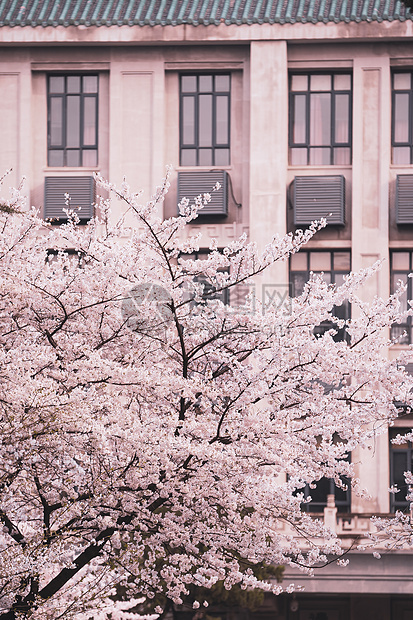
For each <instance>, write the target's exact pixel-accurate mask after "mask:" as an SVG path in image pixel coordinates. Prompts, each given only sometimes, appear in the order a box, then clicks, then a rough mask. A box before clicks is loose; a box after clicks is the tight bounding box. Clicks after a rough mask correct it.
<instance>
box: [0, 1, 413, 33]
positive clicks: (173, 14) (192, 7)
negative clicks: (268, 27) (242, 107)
mask: <svg viewBox="0 0 413 620" xmlns="http://www.w3.org/2000/svg"><path fill="white" fill-rule="evenodd" d="M406 19H409V20H411V19H412V15H411V13H410V10H409V9H407V8H406V7H405V6H404V4H403V2H400V0H25V1H24V2H23V1H22V0H0V26H44V27H45V26H60V25H62V26H70V25H75V26H77V25H80V24H82V25H85V26H121V25H128V26H134V25H137V26H146V25H150V26H156V25H160V26H168V25H171V26H176V25H178V24H192V25H195V26H198V25H200V24H203V25H207V26H208V25H218V24H226V25H231V24H236V25H241V24H262V23H269V24H273V23H280V24H286V23H297V22H303V23H306V22H310V23H311V22H312V23H317V22H324V23H327V22H336V23H338V22H361V21H395V20H398V21H403V20H406Z"/></svg>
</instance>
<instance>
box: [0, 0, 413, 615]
mask: <svg viewBox="0 0 413 620" xmlns="http://www.w3.org/2000/svg"><path fill="white" fill-rule="evenodd" d="M0 93H1V97H0V171H3V170H6V169H9V168H12V172H11V173H10V177H9V183H10V184H11V185H17V184H18V183H19V180H20V179H21V177H22V176H25V177H26V179H27V180H26V182H25V191H26V192H27V194H28V196H29V200H30V203H31V204H33V205H35V206H36V207H38V208H39V209H40V212H41V214H42V216H43V217H45V218H59V217H60V218H62V217H64V212H63V208H64V198H63V195H64V193H65V192H66V191H68V192H69V193H70V195H71V197H72V206H73V207H75V208H77V207H81V210H80V211H79V214H80V218H81V221H85V220H87V219H88V218H89V217H90V216H91V215H92V213H93V209H94V207H93V202H94V199H95V186H94V180H93V176H92V175H93V173H94V172H100V173H101V174H102V175H103V176H104V177H106V178H108V179H109V180H110V181H112V182H114V183H120V182H121V181H122V179H123V177H124V176H126V178H127V180H128V182H129V184H130V185H131V187H132V189H133V190H136V191H138V190H140V189H142V190H143V191H144V197H145V198H148V197H149V196H150V194H151V192H153V191H154V189H155V187H156V185H157V184H159V182H160V180H161V179H162V177H163V176H164V174H165V169H166V166H167V165H168V164H171V165H172V167H173V172H172V175H171V189H170V192H169V194H168V197H167V200H166V203H165V206H164V213H163V214H162V215H164V216H166V217H168V216H171V215H174V214H176V213H177V204H178V202H179V199H180V197H182V196H184V195H186V196H193V195H194V194H196V193H198V192H200V191H209V190H210V189H211V188H212V186H213V185H214V184H215V182H216V181H220V183H221V186H222V188H221V190H220V192H219V193H218V194H217V195H216V196H214V199H213V202H212V203H211V204H210V205H209V207H208V208H207V210H205V211H204V212H203V213H202V214H201V215H199V217H198V219H197V220H196V221H195V222H194V224H193V225H192V226H191V227H190V232H191V233H192V232H194V230H200V231H201V232H202V234H203V240H204V247H205V250H206V249H207V248H208V247H209V243H210V240H211V239H212V238H216V239H217V243H218V246H224V245H226V244H227V243H228V242H230V241H231V240H232V239H234V238H236V237H238V236H239V235H240V234H242V233H247V235H248V237H249V239H250V240H251V241H255V242H256V243H257V244H258V246H260V247H263V246H264V245H265V244H266V243H267V242H269V241H270V240H271V238H272V237H273V235H275V234H277V233H278V234H281V235H282V234H284V233H286V232H290V231H294V230H295V229H296V228H302V227H305V226H307V225H308V224H309V222H311V220H313V219H314V218H317V217H320V216H328V225H327V227H326V228H325V229H324V230H322V231H320V232H319V233H318V234H317V236H316V237H315V238H314V239H313V240H312V241H311V242H310V243H309V244H308V246H307V247H306V248H305V249H304V250H303V251H302V252H301V253H300V254H297V255H295V256H294V257H293V259H292V260H291V261H290V263H289V264H287V263H282V264H280V265H276V266H275V267H273V268H272V270H271V273H270V274H269V275H267V276H266V280H265V281H261V282H258V283H257V287H259V291H261V292H262V291H264V293H263V294H264V296H265V291H266V290H269V289H271V287H272V290H277V291H281V292H282V291H283V290H285V287H287V290H288V291H289V292H291V293H292V294H298V293H299V292H300V290H301V287H302V285H303V282H304V281H306V279H308V274H309V272H310V271H314V272H321V271H322V272H324V274H325V276H324V277H326V278H329V279H330V281H331V282H337V283H339V282H340V281H341V279H342V276H343V274H345V273H347V272H348V271H349V270H350V269H353V270H357V269H360V268H363V267H368V266H370V265H372V264H373V263H374V262H376V261H377V260H383V261H384V262H383V266H382V269H381V271H380V272H379V273H377V274H376V275H375V276H374V278H372V279H371V280H370V281H369V283H368V284H367V285H366V286H365V287H364V289H363V292H362V295H363V298H364V299H365V300H366V301H368V300H369V299H371V298H372V297H373V296H374V295H380V296H383V297H384V296H387V295H389V293H390V292H391V291H392V288H393V287H394V286H395V283H396V282H397V280H399V279H403V280H405V281H406V282H407V283H408V287H409V290H408V295H407V296H406V299H407V298H409V299H411V298H412V297H413V292H412V291H411V286H412V284H411V280H410V279H408V277H407V276H408V274H409V273H410V272H411V271H412V270H413V21H412V16H411V14H410V12H409V11H408V10H407V9H406V8H405V7H404V5H403V4H402V3H400V2H399V1H397V2H395V1H394V0H366V1H359V0H321V1H319V0H305V1H304V0H286V1H282V0H242V1H241V0H192V1H190V0H181V1H178V0H156V1H155V0H153V1H149V0H139V1H138V0H115V1H114V0H104V1H102V0H92V1H88V2H86V0H82V1H79V2H77V1H75V0H66V1H65V2H58V1H57V0H49V1H48V2H47V1H46V2H44V1H42V2H41V1H40V0H28V1H27V2H26V3H24V4H23V3H21V2H16V1H15V0H14V1H12V0H5V1H4V2H1V3H0ZM114 209H115V211H116V205H114ZM283 287H284V288H283ZM406 303H407V301H406ZM340 311H341V312H342V313H343V315H342V316H344V317H345V316H348V312H349V308H341V309H340ZM392 331H393V336H398V337H399V338H400V345H399V347H400V348H405V347H406V346H407V345H409V344H411V343H412V339H413V334H412V325H411V323H410V322H409V323H406V324H405V325H401V326H394V327H393V328H392ZM411 425H412V418H411V417H410V416H409V414H407V415H406V416H405V417H403V418H401V419H400V420H397V421H396V427H401V428H409V427H410V426H411ZM398 430H399V428H398ZM372 448H373V449H372V450H359V451H358V452H357V453H356V454H355V453H353V454H352V455H351V458H352V460H353V462H354V464H355V471H356V475H357V477H358V478H359V479H360V483H361V485H362V486H366V487H367V488H368V489H369V491H370V493H371V499H360V498H359V497H357V496H354V495H353V496H351V495H350V493H349V492H344V491H340V490H338V489H336V488H335V487H334V484H333V483H332V482H331V481H328V480H325V481H321V483H320V484H319V486H318V487H317V489H316V490H315V491H314V492H313V502H312V503H311V504H310V505H309V506H308V507H307V508H308V509H309V510H310V511H311V512H313V513H314V514H317V515H318V516H320V517H321V518H324V519H325V520H326V521H327V522H328V523H329V525H330V526H331V527H333V528H335V529H336V531H337V532H338V533H339V534H340V536H342V538H343V540H346V541H348V546H349V547H351V545H352V544H353V542H354V541H355V540H357V539H358V538H359V537H361V538H363V536H365V535H366V533H367V532H368V530H369V528H370V527H371V526H370V524H369V516H370V515H372V514H381V515H388V514H390V513H392V512H393V511H394V510H395V509H403V510H407V509H408V506H407V502H406V501H405V500H404V498H403V494H402V492H401V493H399V494H398V495H397V496H391V495H390V494H389V492H388V488H389V486H390V485H391V484H393V483H397V482H399V483H401V484H403V482H402V474H403V472H404V471H406V470H411V469H412V461H413V453H412V446H411V445H410V444H406V445H403V446H398V447H395V446H392V445H391V444H390V443H389V436H386V435H382V436H380V437H378V438H377V440H376V444H375V445H374V446H372ZM350 556H351V562H350V565H349V566H348V567H347V568H346V569H342V568H339V567H337V566H336V565H335V564H331V565H329V566H328V567H326V568H324V569H323V570H322V571H320V572H319V573H317V575H316V576H315V577H314V578H307V577H305V576H303V575H300V574H298V573H297V574H293V573H292V572H291V571H287V572H286V575H285V581H286V582H287V581H288V582H289V581H294V582H295V583H296V584H298V585H304V586H305V592H302V593H301V592H300V593H297V594H296V595H288V596H287V595H285V596H284V595H283V596H281V597H279V598H278V599H269V600H268V601H266V604H265V605H264V606H263V607H262V608H261V609H260V610H259V611H258V612H257V613H256V614H255V615H256V616H257V620H269V619H270V618H274V620H275V619H277V620H278V619H279V620H359V619H360V618H363V619H364V618H374V619H375V620H396V619H397V620H411V619H413V576H412V570H411V566H412V562H413V553H411V552H408V551H406V552H405V553H402V552H399V553H397V554H396V553H394V554H392V553H387V554H386V555H385V556H384V557H383V558H382V560H381V561H378V560H376V559H374V558H373V557H372V556H371V554H369V553H367V552H366V553H361V552H356V551H353V552H351V554H350Z"/></svg>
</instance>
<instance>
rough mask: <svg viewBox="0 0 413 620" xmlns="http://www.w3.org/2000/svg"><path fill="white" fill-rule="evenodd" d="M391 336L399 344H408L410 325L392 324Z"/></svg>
mask: <svg viewBox="0 0 413 620" xmlns="http://www.w3.org/2000/svg"><path fill="white" fill-rule="evenodd" d="M391 337H392V338H394V339H396V340H397V342H398V343H399V344H410V327H409V326H408V325H393V326H392V328H391Z"/></svg>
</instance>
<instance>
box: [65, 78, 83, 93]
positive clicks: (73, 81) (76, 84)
mask: <svg viewBox="0 0 413 620" xmlns="http://www.w3.org/2000/svg"><path fill="white" fill-rule="evenodd" d="M67 92H68V93H80V75H68V77H67Z"/></svg>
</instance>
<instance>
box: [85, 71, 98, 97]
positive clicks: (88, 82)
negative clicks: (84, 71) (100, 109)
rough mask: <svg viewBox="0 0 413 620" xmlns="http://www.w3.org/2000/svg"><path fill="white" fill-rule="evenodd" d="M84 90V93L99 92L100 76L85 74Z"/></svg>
mask: <svg viewBox="0 0 413 620" xmlns="http://www.w3.org/2000/svg"><path fill="white" fill-rule="evenodd" d="M83 92H84V93H97V92H98V76H97V75H85V76H83Z"/></svg>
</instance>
